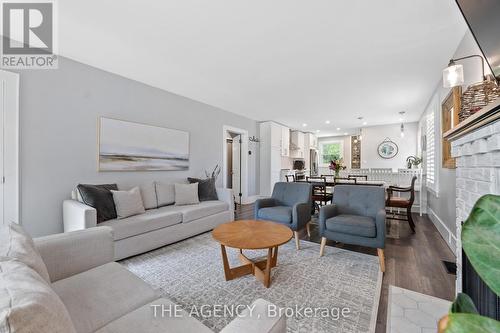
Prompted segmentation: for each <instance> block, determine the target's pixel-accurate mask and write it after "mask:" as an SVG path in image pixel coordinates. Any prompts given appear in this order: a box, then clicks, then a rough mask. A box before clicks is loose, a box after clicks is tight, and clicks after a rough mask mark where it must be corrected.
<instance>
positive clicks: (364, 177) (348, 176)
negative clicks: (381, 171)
mask: <svg viewBox="0 0 500 333" xmlns="http://www.w3.org/2000/svg"><path fill="white" fill-rule="evenodd" d="M347 178H352V179H358V178H359V179H364V180H368V176H367V175H347Z"/></svg>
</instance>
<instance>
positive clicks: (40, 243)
mask: <svg viewBox="0 0 500 333" xmlns="http://www.w3.org/2000/svg"><path fill="white" fill-rule="evenodd" d="M34 241H35V246H36V248H37V250H38V252H40V255H41V256H42V259H43V262H44V263H45V265H46V266H47V270H48V271H49V276H50V280H51V281H52V282H55V281H57V280H61V279H64V278H67V277H70V276H73V275H75V274H78V273H81V272H85V271H87V270H89V269H91V268H94V267H97V266H101V265H104V264H106V263H108V262H112V261H114V257H115V250H114V243H113V230H112V229H111V228H110V227H97V228H91V229H87V230H79V231H72V232H67V233H62V234H55V235H49V236H44V237H39V238H35V239H34Z"/></svg>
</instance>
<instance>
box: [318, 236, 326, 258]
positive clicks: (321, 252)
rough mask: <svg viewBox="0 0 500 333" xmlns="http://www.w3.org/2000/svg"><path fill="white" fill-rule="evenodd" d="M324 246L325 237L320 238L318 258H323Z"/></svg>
mask: <svg viewBox="0 0 500 333" xmlns="http://www.w3.org/2000/svg"><path fill="white" fill-rule="evenodd" d="M325 245H326V237H321V246H320V247H319V256H320V257H322V256H323V252H325Z"/></svg>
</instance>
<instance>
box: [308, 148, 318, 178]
mask: <svg viewBox="0 0 500 333" xmlns="http://www.w3.org/2000/svg"><path fill="white" fill-rule="evenodd" d="M318 166H319V155H318V151H317V150H316V149H311V150H309V170H310V172H311V176H317V175H318Z"/></svg>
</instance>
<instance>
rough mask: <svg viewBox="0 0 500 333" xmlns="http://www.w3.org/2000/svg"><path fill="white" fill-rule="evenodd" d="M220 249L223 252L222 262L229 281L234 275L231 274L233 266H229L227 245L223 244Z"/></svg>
mask: <svg viewBox="0 0 500 333" xmlns="http://www.w3.org/2000/svg"><path fill="white" fill-rule="evenodd" d="M220 250H221V253H222V264H223V265H224V275H225V277H226V281H229V280H231V279H232V276H231V268H229V261H228V260H227V254H226V247H225V246H224V245H222V244H221V245H220Z"/></svg>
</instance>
